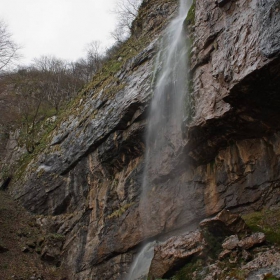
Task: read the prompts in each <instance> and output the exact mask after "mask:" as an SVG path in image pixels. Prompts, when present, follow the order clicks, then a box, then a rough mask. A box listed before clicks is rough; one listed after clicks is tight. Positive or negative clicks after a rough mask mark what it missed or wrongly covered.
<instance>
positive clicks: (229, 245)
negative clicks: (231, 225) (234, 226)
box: [222, 235, 239, 250]
mask: <svg viewBox="0 0 280 280" xmlns="http://www.w3.org/2000/svg"><path fill="white" fill-rule="evenodd" d="M238 242H239V238H238V236H237V235H231V236H229V237H227V238H226V239H225V240H224V242H223V244H222V247H223V249H226V250H233V249H235V248H237V247H238Z"/></svg>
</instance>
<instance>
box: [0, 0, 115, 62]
mask: <svg viewBox="0 0 280 280" xmlns="http://www.w3.org/2000/svg"><path fill="white" fill-rule="evenodd" d="M115 1H116V0H0V19H3V20H4V21H5V23H6V24H7V25H8V27H9V31H10V33H12V34H13V39H14V41H15V42H16V43H18V44H20V45H21V46H22V50H21V54H22V55H23V56H24V59H22V63H30V62H31V61H32V59H33V58H38V57H40V56H42V55H54V56H56V57H58V58H62V59H67V60H71V61H74V60H76V59H78V58H80V57H82V56H85V52H84V49H85V46H86V45H87V44H88V43H90V42H91V41H94V40H99V41H101V42H103V44H104V45H107V46H108V45H110V44H112V39H111V38H110V32H111V31H112V30H113V29H114V26H115V16H114V15H113V14H112V12H111V11H112V10H113V7H114V3H115Z"/></svg>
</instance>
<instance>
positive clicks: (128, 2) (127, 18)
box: [111, 0, 142, 42]
mask: <svg viewBox="0 0 280 280" xmlns="http://www.w3.org/2000/svg"><path fill="white" fill-rule="evenodd" d="M141 3H142V0H117V2H116V5H115V8H114V10H113V11H112V12H113V13H114V14H116V15H117V20H118V23H117V26H116V28H115V30H114V31H113V32H112V33H111V35H112V37H113V38H114V39H115V40H116V41H117V42H123V41H124V40H125V39H126V38H127V37H128V36H129V35H130V33H131V27H132V22H133V20H134V19H135V18H136V16H137V14H138V9H139V7H140V5H141Z"/></svg>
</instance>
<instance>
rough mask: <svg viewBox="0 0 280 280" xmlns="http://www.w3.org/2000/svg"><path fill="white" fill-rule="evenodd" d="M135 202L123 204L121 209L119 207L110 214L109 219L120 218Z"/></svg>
mask: <svg viewBox="0 0 280 280" xmlns="http://www.w3.org/2000/svg"><path fill="white" fill-rule="evenodd" d="M133 204H134V203H128V204H125V205H123V206H121V207H120V208H119V209H117V210H116V211H114V212H113V213H112V214H111V215H109V216H108V218H109V219H113V218H119V217H120V216H121V215H122V214H123V213H125V212H126V210H127V209H128V208H129V207H131V206H132V205H133Z"/></svg>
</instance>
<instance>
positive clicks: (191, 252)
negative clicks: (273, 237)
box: [148, 211, 278, 280]
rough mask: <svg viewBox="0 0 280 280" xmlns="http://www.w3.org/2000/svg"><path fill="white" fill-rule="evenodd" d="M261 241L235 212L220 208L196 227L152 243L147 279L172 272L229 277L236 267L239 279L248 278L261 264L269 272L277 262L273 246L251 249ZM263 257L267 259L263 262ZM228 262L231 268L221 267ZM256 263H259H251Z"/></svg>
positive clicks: (193, 276) (189, 276) (190, 276)
mask: <svg viewBox="0 0 280 280" xmlns="http://www.w3.org/2000/svg"><path fill="white" fill-rule="evenodd" d="M218 222H219V224H218ZM230 234H233V235H230ZM229 235H230V236H229ZM264 241H265V234H264V233H262V232H257V233H252V234H251V233H250V230H249V229H248V227H247V226H246V224H245V222H244V221H243V220H242V218H241V217H240V216H239V215H235V214H232V213H230V212H229V211H222V212H220V213H219V214H218V215H216V216H215V217H213V218H210V219H207V220H204V221H202V222H201V223H200V229H199V230H196V231H193V232H189V233H187V234H184V235H180V236H176V237H171V238H169V239H168V240H167V241H165V242H163V243H161V244H158V245H156V246H155V249H154V257H153V259H152V262H151V266H150V271H149V277H148V279H173V278H170V277H172V276H174V275H182V276H183V277H184V278H185V279H208V280H211V279H229V278H227V277H229V275H231V276H235V275H234V271H235V270H238V269H242V271H244V273H243V274H244V275H242V277H244V278H242V279H250V278H245V276H248V275H256V272H257V271H258V269H262V268H264V267H265V271H266V272H268V271H270V272H273V271H275V265H276V263H277V261H276V256H273V254H272V251H273V249H272V248H266V247H263V248H262V253H260V252H257V251H254V249H253V248H257V246H261V245H262V244H263V243H264ZM259 248H261V247H259ZM248 250H250V251H248ZM277 256H278V254H277ZM217 257H218V258H217ZM263 257H264V258H263ZM265 257H268V259H269V261H268V260H266V261H265ZM217 259H218V260H217ZM244 262H245V263H244ZM228 263H229V264H231V266H232V268H234V269H233V271H230V270H227V269H225V268H223V267H226V266H228ZM256 263H259V264H260V265H259V266H258V265H253V264H256ZM240 264H242V265H241V266H242V268H241V267H240V268H239V266H240ZM192 265H193V267H192ZM276 271H277V270H276ZM250 277H251V276H250ZM175 278H176V277H175Z"/></svg>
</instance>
